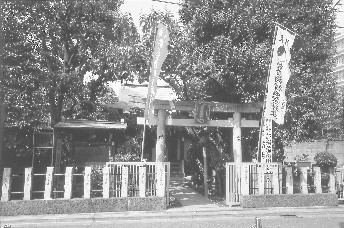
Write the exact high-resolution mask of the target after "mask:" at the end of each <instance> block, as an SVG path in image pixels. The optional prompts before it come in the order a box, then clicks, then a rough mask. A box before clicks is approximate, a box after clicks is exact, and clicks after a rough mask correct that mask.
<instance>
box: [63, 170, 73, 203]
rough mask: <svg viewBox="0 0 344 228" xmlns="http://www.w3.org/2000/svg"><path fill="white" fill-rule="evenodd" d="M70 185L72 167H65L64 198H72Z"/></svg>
mask: <svg viewBox="0 0 344 228" xmlns="http://www.w3.org/2000/svg"><path fill="white" fill-rule="evenodd" d="M72 183H73V167H66V173H65V184H64V198H65V199H70V198H72Z"/></svg>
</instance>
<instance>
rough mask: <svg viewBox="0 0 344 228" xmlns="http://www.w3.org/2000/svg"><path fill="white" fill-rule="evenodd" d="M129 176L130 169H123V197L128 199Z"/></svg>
mask: <svg viewBox="0 0 344 228" xmlns="http://www.w3.org/2000/svg"><path fill="white" fill-rule="evenodd" d="M128 176H129V169H128V167H124V166H123V167H122V188H121V197H128Z"/></svg>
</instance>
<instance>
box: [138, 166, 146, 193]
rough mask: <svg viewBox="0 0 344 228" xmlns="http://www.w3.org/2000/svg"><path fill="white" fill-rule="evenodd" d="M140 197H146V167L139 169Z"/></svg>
mask: <svg viewBox="0 0 344 228" xmlns="http://www.w3.org/2000/svg"><path fill="white" fill-rule="evenodd" d="M139 189H140V193H139V195H140V197H146V167H139Z"/></svg>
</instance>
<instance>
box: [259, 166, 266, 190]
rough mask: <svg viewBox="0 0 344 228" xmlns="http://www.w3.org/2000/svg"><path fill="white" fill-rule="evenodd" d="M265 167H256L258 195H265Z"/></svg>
mask: <svg viewBox="0 0 344 228" xmlns="http://www.w3.org/2000/svg"><path fill="white" fill-rule="evenodd" d="M264 173H265V166H262V165H258V166H257V177H258V195H264V193H265V189H264V188H265V175H264Z"/></svg>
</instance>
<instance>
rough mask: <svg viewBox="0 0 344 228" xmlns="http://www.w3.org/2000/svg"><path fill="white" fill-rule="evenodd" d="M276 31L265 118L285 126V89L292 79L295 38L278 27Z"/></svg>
mask: <svg viewBox="0 0 344 228" xmlns="http://www.w3.org/2000/svg"><path fill="white" fill-rule="evenodd" d="M276 29H277V31H276V36H275V43H274V45H273V51H272V59H271V67H270V74H269V81H268V88H267V95H266V105H265V111H264V117H268V116H270V117H271V118H272V119H273V120H274V121H275V122H276V123H277V124H283V123H284V115H285V112H286V102H287V100H286V96H285V89H286V87H287V83H288V80H289V78H290V71H289V66H288V64H289V61H290V58H291V57H290V49H291V46H292V45H293V43H294V38H295V36H294V35H292V34H290V33H289V32H288V31H287V30H284V29H282V28H280V27H278V26H277V27H276Z"/></svg>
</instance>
